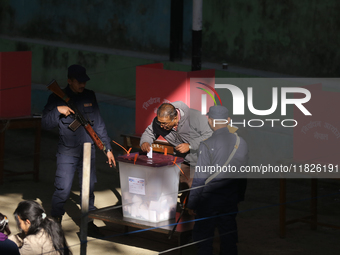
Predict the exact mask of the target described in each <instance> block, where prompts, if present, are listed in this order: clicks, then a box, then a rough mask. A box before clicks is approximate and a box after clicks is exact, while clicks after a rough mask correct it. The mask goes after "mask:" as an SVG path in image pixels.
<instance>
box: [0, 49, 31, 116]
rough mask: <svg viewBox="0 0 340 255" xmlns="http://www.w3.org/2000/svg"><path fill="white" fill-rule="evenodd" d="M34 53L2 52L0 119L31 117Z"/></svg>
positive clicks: (0, 62) (0, 54) (0, 64)
mask: <svg viewBox="0 0 340 255" xmlns="http://www.w3.org/2000/svg"><path fill="white" fill-rule="evenodd" d="M31 66H32V52H31V51H15V52H0V118H15V117H25V116H30V115H31V70H32V67H31Z"/></svg>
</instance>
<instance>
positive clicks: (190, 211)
mask: <svg viewBox="0 0 340 255" xmlns="http://www.w3.org/2000/svg"><path fill="white" fill-rule="evenodd" d="M187 210H188V213H189V214H190V215H191V216H196V213H195V211H194V210H192V209H189V208H187Z"/></svg>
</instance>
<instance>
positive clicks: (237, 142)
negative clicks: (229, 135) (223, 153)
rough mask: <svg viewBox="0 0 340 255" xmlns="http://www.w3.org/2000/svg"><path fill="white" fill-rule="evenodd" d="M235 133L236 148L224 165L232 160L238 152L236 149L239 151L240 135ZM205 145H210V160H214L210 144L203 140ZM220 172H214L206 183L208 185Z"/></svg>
mask: <svg viewBox="0 0 340 255" xmlns="http://www.w3.org/2000/svg"><path fill="white" fill-rule="evenodd" d="M233 134H234V135H236V143H235V146H234V149H233V151H232V152H231V153H230V155H229V158H228V160H227V161H226V162H225V163H224V165H223V167H224V166H227V165H228V164H229V163H230V161H231V160H232V158H233V157H234V155H235V153H236V151H237V149H238V147H239V145H240V137H239V136H238V135H237V133H236V132H235V133H233ZM202 143H203V144H204V145H205V146H207V147H208V149H209V150H208V151H209V157H210V162H212V156H211V154H210V148H209V146H208V145H207V144H206V143H205V142H202ZM223 167H222V168H223ZM219 174H220V172H216V173H214V174H213V175H211V176H210V177H209V178H208V179H206V181H205V185H207V184H208V183H209V182H211V181H212V180H213V179H214V178H216V176H217V175H219Z"/></svg>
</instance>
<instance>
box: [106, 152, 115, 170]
mask: <svg viewBox="0 0 340 255" xmlns="http://www.w3.org/2000/svg"><path fill="white" fill-rule="evenodd" d="M106 156H107V159H108V160H107V161H106V163H109V165H110V167H112V164H113V165H114V167H116V161H115V157H114V156H113V153H112V151H108V152H107V153H106Z"/></svg>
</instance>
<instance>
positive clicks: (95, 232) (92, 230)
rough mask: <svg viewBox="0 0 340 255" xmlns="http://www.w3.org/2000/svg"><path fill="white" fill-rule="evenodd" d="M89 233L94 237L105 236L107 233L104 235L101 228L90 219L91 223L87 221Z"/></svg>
mask: <svg viewBox="0 0 340 255" xmlns="http://www.w3.org/2000/svg"><path fill="white" fill-rule="evenodd" d="M87 235H88V236H91V237H94V238H103V237H105V235H103V234H102V233H101V232H100V230H99V228H98V227H97V226H96V225H94V223H93V221H90V222H89V223H87Z"/></svg>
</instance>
